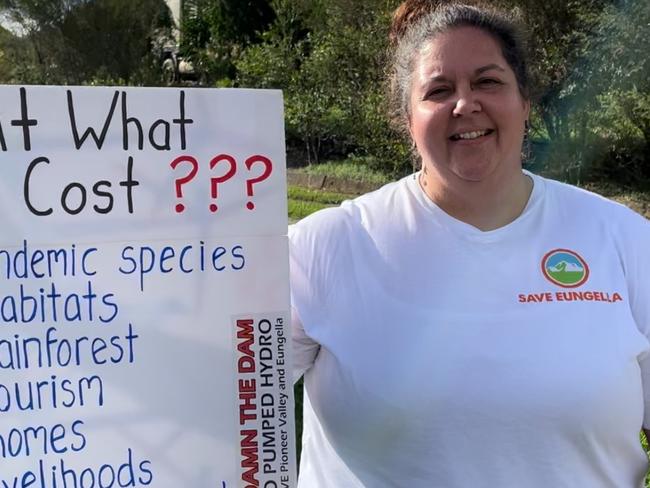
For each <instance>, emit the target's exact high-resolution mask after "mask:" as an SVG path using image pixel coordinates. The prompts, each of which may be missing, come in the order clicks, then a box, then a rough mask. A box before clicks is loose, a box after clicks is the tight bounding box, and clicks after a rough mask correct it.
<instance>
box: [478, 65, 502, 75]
mask: <svg viewBox="0 0 650 488" xmlns="http://www.w3.org/2000/svg"><path fill="white" fill-rule="evenodd" d="M492 69H495V70H497V71H505V69H503V68H502V67H501V66H499V65H498V64H494V63H493V64H488V65H485V66H481V67H480V68H478V69H477V70H476V71H475V72H474V73H475V74H477V75H480V74H481V73H485V72H486V71H490V70H492Z"/></svg>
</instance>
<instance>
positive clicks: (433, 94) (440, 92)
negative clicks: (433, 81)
mask: <svg viewBox="0 0 650 488" xmlns="http://www.w3.org/2000/svg"><path fill="white" fill-rule="evenodd" d="M448 91H449V88H446V87H440V88H434V89H433V90H431V91H429V92H427V98H430V97H439V96H441V95H444V94H445V93H447V92H448Z"/></svg>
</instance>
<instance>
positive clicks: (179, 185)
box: [170, 156, 199, 213]
mask: <svg viewBox="0 0 650 488" xmlns="http://www.w3.org/2000/svg"><path fill="white" fill-rule="evenodd" d="M184 162H188V163H190V164H191V165H192V170H191V171H190V172H189V173H188V174H187V176H184V177H183V178H176V180H175V181H174V182H175V183H176V197H177V198H183V185H184V184H185V183H188V182H189V181H192V179H193V178H194V177H195V176H196V173H198V171H199V163H198V161H197V160H196V159H194V158H193V157H192V156H179V157H177V158H176V159H174V160H173V161H172V162H171V164H170V166H171V167H172V169H173V170H175V169H176V167H177V166H178V165H179V164H181V163H184ZM183 210H185V205H183V204H182V203H180V202H179V203H177V204H176V213H181V212H183Z"/></svg>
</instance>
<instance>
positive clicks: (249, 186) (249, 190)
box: [244, 154, 273, 210]
mask: <svg viewBox="0 0 650 488" xmlns="http://www.w3.org/2000/svg"><path fill="white" fill-rule="evenodd" d="M255 163H263V164H264V172H263V173H262V174H261V175H260V176H258V177H257V178H251V179H249V180H246V194H247V195H248V196H249V197H252V196H253V185H254V184H255V183H259V182H260V181H264V180H265V179H267V178H268V177H269V176H270V175H271V171H273V163H271V160H270V159H269V158H267V157H265V156H260V155H259V154H256V155H255V156H251V157H250V158H248V159H247V160H246V162H245V163H244V164H246V169H248V171H250V170H251V166H253V165H254V164H255ZM246 208H248V210H253V209H254V208H255V204H254V203H253V202H248V203H247V204H246Z"/></svg>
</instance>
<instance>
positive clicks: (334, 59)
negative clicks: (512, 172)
mask: <svg viewBox="0 0 650 488" xmlns="http://www.w3.org/2000/svg"><path fill="white" fill-rule="evenodd" d="M497 1H498V3H499V4H501V5H502V6H504V7H505V8H507V9H517V10H518V11H519V12H520V13H521V15H522V16H523V17H524V18H525V20H526V22H527V24H528V25H529V27H530V30H531V34H532V35H531V42H530V50H531V53H532V56H531V66H532V68H533V72H534V79H535V81H536V83H535V101H536V103H535V106H534V107H535V108H534V112H533V116H532V122H533V131H532V140H533V149H534V152H533V158H532V159H531V160H530V161H529V162H528V164H529V166H530V167H531V168H532V169H534V170H537V171H541V172H545V173H547V174H550V175H551V176H555V177H559V178H561V179H564V180H568V181H571V182H581V183H584V182H589V181H611V182H617V183H623V184H628V185H634V186H637V187H642V188H648V187H650V81H649V80H650V57H649V56H648V52H650V36H649V35H648V32H649V30H648V26H649V25H650V2H648V1H646V0H580V1H578V0H546V1H544V2H539V1H538V0H497ZM185 3H186V5H187V9H186V12H185V13H184V22H183V26H181V27H182V29H181V36H180V49H181V52H182V53H183V54H184V55H185V56H187V57H189V58H190V59H191V60H192V62H193V63H194V66H195V68H196V70H197V72H198V74H199V77H198V79H199V82H198V83H199V84H200V85H202V86H240V87H258V88H278V89H282V90H283V91H284V96H285V124H286V132H287V146H288V154H289V162H290V163H291V164H296V165H304V164H308V165H315V164H320V163H322V162H326V161H330V160H347V161H354V162H355V164H359V165H361V166H364V167H369V168H371V169H373V170H379V171H382V172H384V173H386V174H388V175H391V176H393V177H395V176H399V175H402V174H405V173H407V172H409V171H411V170H412V162H411V159H410V150H409V143H408V142H407V141H404V140H402V139H401V138H400V136H399V135H398V134H397V133H396V132H395V131H394V130H393V128H392V127H391V125H390V123H389V120H388V115H387V108H388V103H387V100H386V89H385V82H384V80H385V72H386V58H387V56H386V49H387V46H386V37H387V31H388V26H389V23H390V17H391V13H392V11H393V9H394V8H395V7H396V6H397V5H398V3H399V1H398V0H364V1H363V2H361V1H353V0H188V1H186V2H185ZM0 16H1V17H0V18H2V19H4V21H5V22H4V23H3V25H5V26H6V25H12V26H14V27H15V26H19V27H20V28H19V29H15V28H14V29H12V31H13V32H9V31H7V30H6V29H3V28H0V82H4V83H44V84H45V83H59V84H88V83H113V84H131V85H134V84H135V85H142V84H144V85H156V84H160V83H161V81H162V73H161V70H160V59H159V57H158V56H159V48H160V45H161V43H164V42H169V41H170V40H171V39H173V38H174V36H173V31H172V27H171V19H170V15H169V12H168V10H167V8H166V5H165V3H164V1H163V0H141V1H138V2H132V1H130V0H0ZM16 32H18V34H19V35H16Z"/></svg>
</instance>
